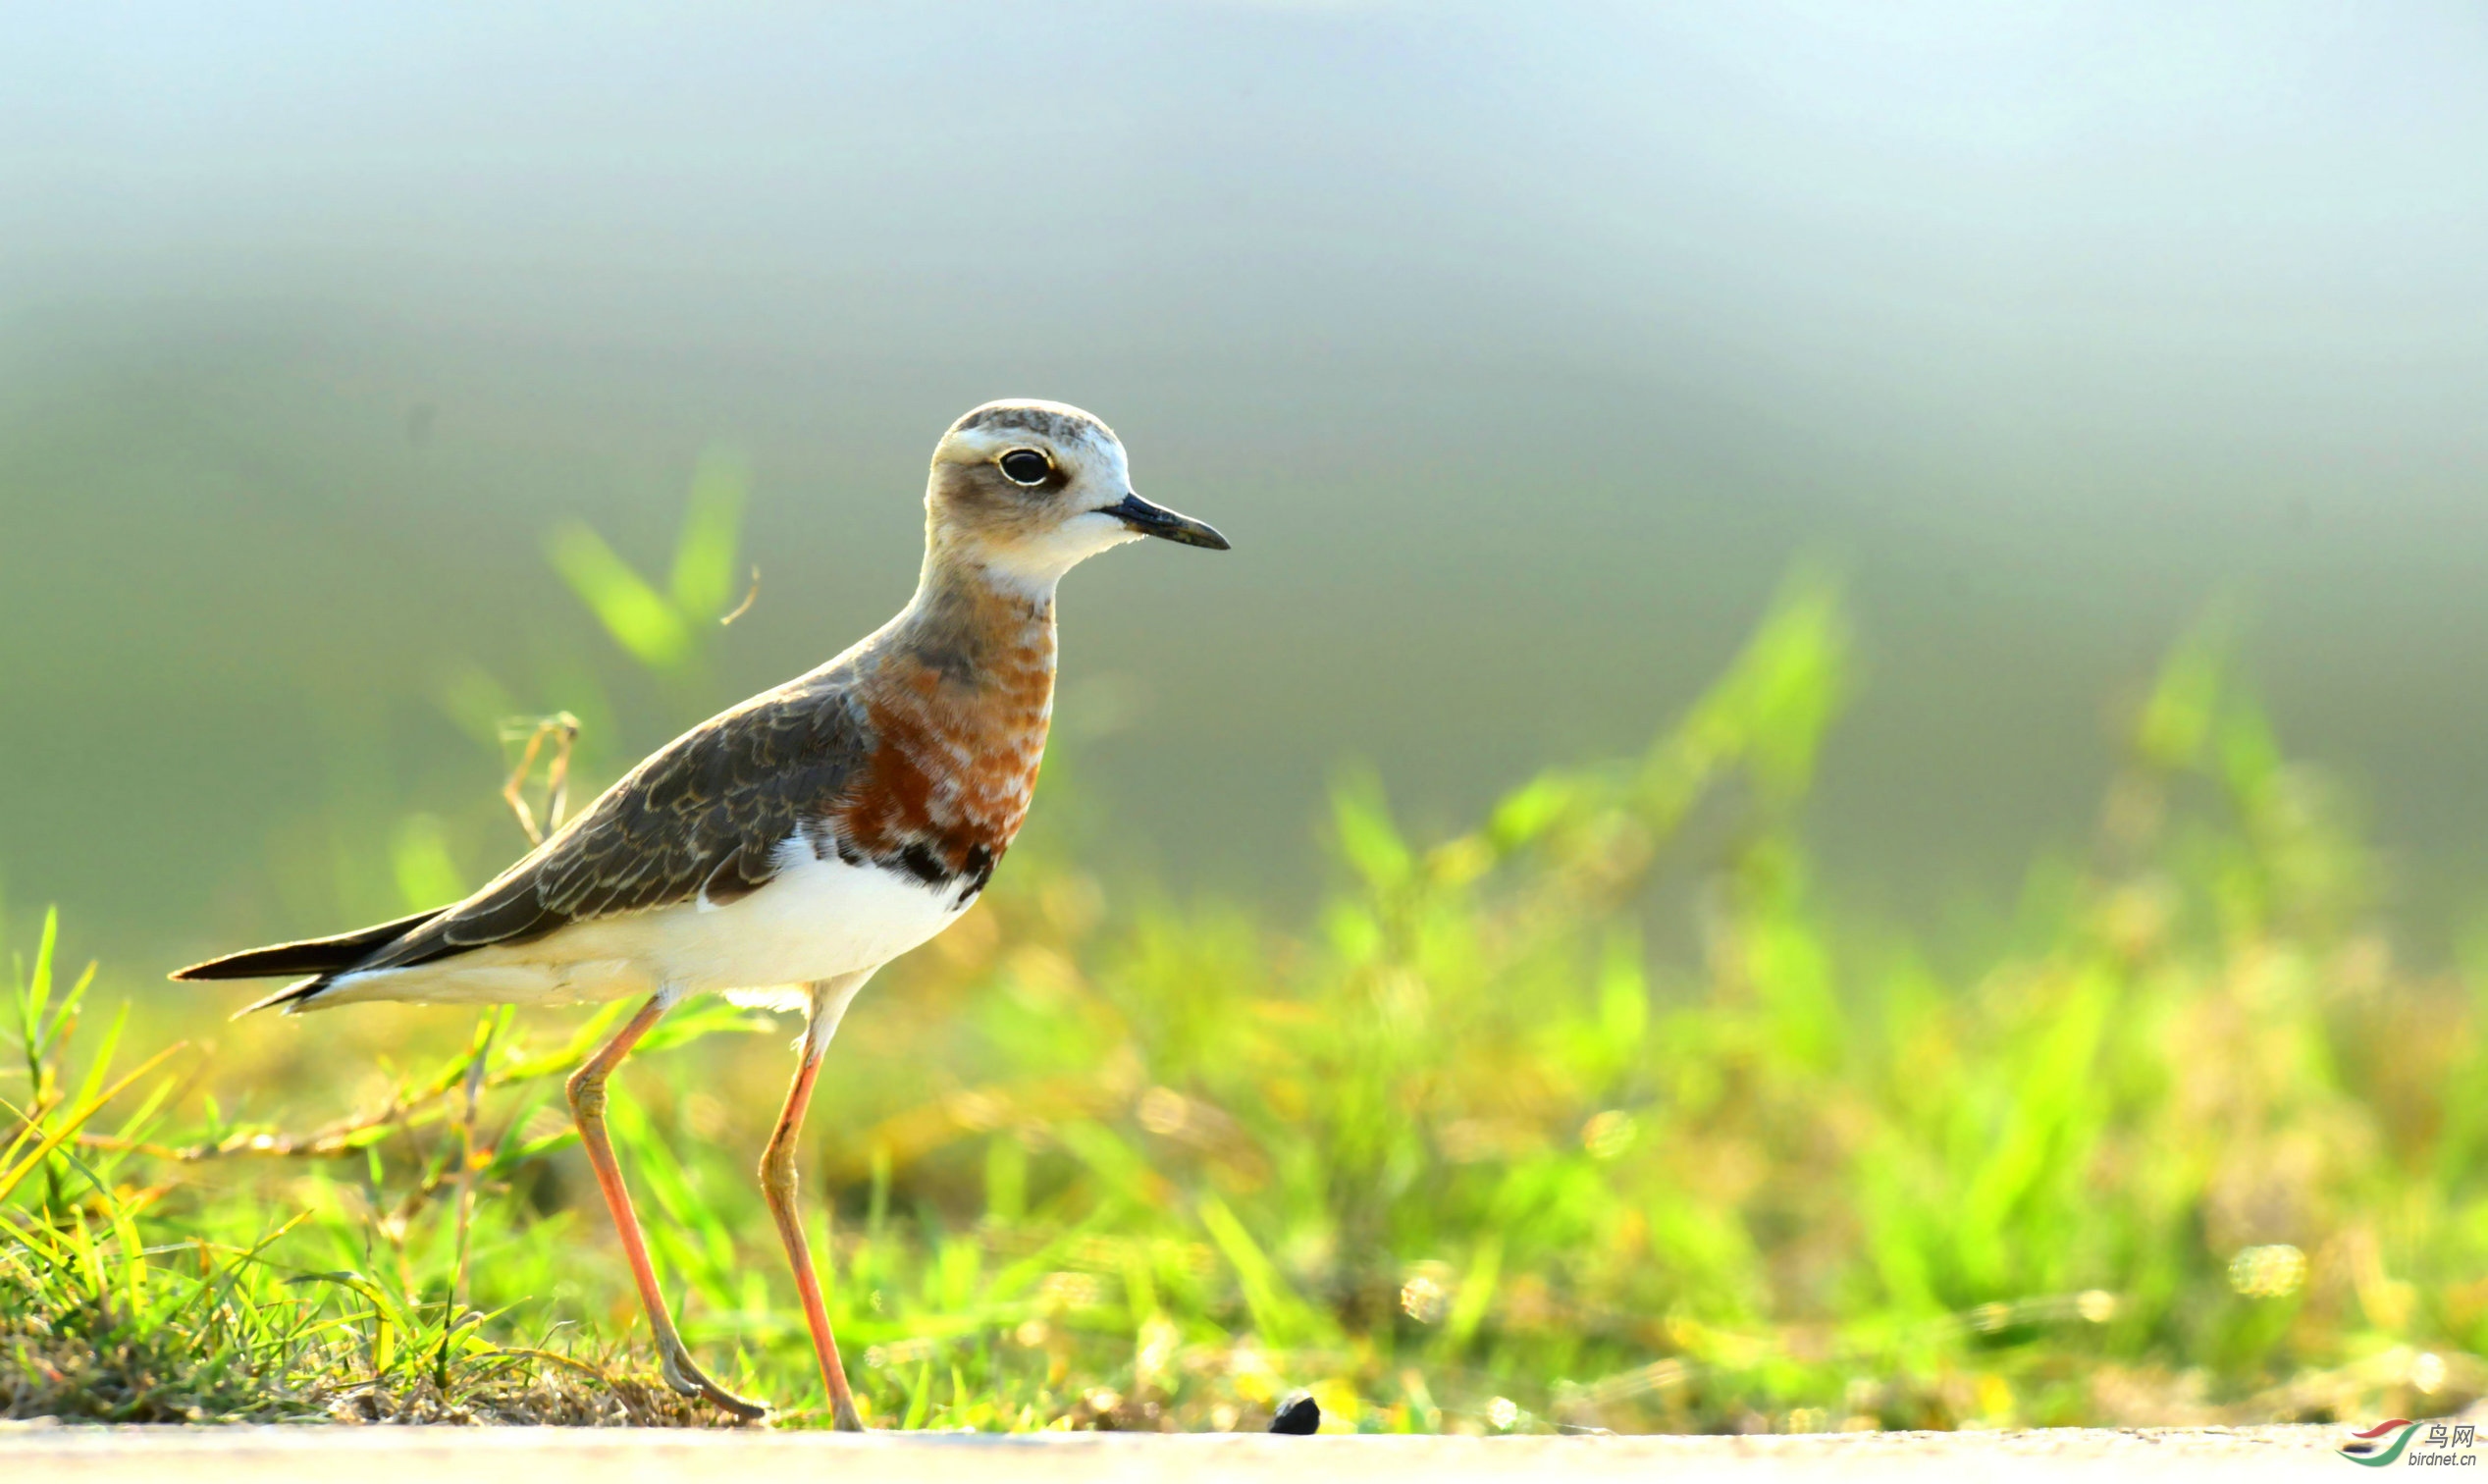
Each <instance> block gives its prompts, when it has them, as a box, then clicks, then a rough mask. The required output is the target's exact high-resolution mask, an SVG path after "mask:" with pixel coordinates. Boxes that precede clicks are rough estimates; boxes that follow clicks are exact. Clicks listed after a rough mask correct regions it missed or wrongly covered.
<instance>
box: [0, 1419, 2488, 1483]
mask: <svg viewBox="0 0 2488 1484" xmlns="http://www.w3.org/2000/svg"><path fill="white" fill-rule="evenodd" d="M2345 1436H2346V1435H2345V1432H2344V1430H2343V1429H2341V1428H2337V1427H2250V1428H2238V1429H2223V1428H2207V1429H2206V1428H2166V1429H2146V1430H2136V1431H2078V1430H2073V1429H2065V1430H2054V1431H2037V1432H2018V1433H1849V1434H1838V1433H1834V1434H1825V1435H1820V1436H1812V1437H1773V1438H1587V1437H1585V1438H1352V1437H1318V1438H1272V1437H1148V1436H1136V1435H1121V1436H1118V1435H1112V1434H1080V1435H1054V1436H1048V1437H1037V1438H989V1437H966V1436H955V1435H954V1436H926V1435H922V1434H918V1435H913V1436H900V1435H896V1434H887V1433H883V1434H873V1435H868V1436H865V1437H861V1438H841V1437H838V1436H835V1435H832V1434H826V1433H797V1434H772V1433H767V1432H744V1433H697V1432H671V1431H640V1430H632V1429H614V1430H609V1431H592V1430H572V1429H553V1428H495V1429H480V1428H478V1429H465V1428H396V1427H368V1428H357V1427H289V1428H79V1427H60V1426H47V1425H39V1424H38V1425H31V1426H29V1425H26V1424H0V1479H5V1480H6V1481H8V1484H67V1481H70V1480H76V1481H79V1484H165V1481H167V1480H179V1481H181V1484H226V1481H233V1484H241V1481H244V1480H248V1481H251V1484H289V1481H292V1480H299V1481H302V1484H418V1481H420V1484H438V1481H440V1480H442V1479H444V1478H459V1479H508V1478H518V1479H523V1480H524V1481H525V1484H659V1481H664V1484H679V1481H682V1480H686V1479H697V1480H701V1481H703V1484H715V1481H718V1480H720V1479H727V1480H728V1484H778V1481H781V1480H782V1481H786V1484H829V1481H834V1484H864V1481H867V1480H881V1479H890V1480H901V1481H905V1484H952V1481H958V1484H982V1481H986V1480H993V1481H1003V1480H1008V1481H1010V1484H1056V1481H1064V1484H1068V1481H1073V1480H1079V1481H1121V1480H1141V1479H1166V1478H1180V1479H1184V1480H1187V1481H1191V1480H1200V1481H1207V1484H1225V1481H1236V1484H1243V1481H1256V1484H1257V1481H1266V1480H1286V1481H1288V1484H1302V1481H1306V1480H1310V1479H1315V1478H1357V1479H1379V1478H1386V1477H1387V1478H1404V1477H1422V1478H1424V1479H1426V1480H1427V1481H1428V1484H1438V1481H1439V1484H1466V1481H1470V1480H1476V1481H1484V1480H1488V1479H1498V1480H1500V1479H1510V1478H1514V1477H1538V1478H1560V1479H1562V1480H1564V1481H1566V1484H1602V1481H1606V1480H1626V1479H1630V1480H1635V1481H1647V1480H1666V1481H1667V1484H1687V1481H1702V1480H1710V1479H1720V1480H1734V1481H1738V1484H1750V1481H1757V1480H1782V1479H1786V1480H1828V1479H1834V1478H1837V1479H1840V1480H1843V1481H1850V1480H1869V1481H1881V1480H1902V1479H1907V1480H1911V1481H1914V1484H1923V1481H1926V1480H1933V1479H1941V1480H1950V1479H1997V1480H2023V1479H2055V1478H2071V1477H2077V1476H2079V1477H2086V1478H2107V1477H2111V1476H2113V1477H2116V1478H2119V1479H2123V1480H2128V1481H2148V1480H2159V1479H2168V1480H2178V1479H2185V1480H2206V1479H2211V1480H2219V1479H2247V1478H2253V1479H2288V1478H2297V1477H2303V1478H2308V1479H2332V1480H2335V1481H2336V1484H2342V1481H2348V1480H2353V1479H2356V1478H2358V1477H2361V1475H2359V1474H2358V1473H2357V1472H2356V1471H2355V1470H2354V1468H2353V1466H2352V1465H2351V1464H2350V1463H2348V1462H2346V1461H2344V1460H2343V1459H2342V1458H2339V1457H2337V1456H2336V1455H2335V1452H2334V1450H2335V1449H2336V1448H2338V1447H2339V1446H2340V1444H2341V1443H2342V1441H2343V1440H2344V1437H2345ZM2443 1451H2444V1450H2438V1452H2443ZM2478 1452H2488V1449H2483V1450H2478ZM2409 1463H2410V1459H2409V1458H2405V1459H2403V1460H2401V1461H2400V1462H2399V1463H2397V1464H2395V1465H2394V1466H2395V1467H2397V1468H2398V1467H2407V1466H2409ZM2472 1466H2477V1467H2483V1468H2488V1465H2479V1464H2477V1463H2476V1462H2475V1460H2474V1462H2473V1464H2472ZM729 1475H730V1479H728V1476H729Z"/></svg>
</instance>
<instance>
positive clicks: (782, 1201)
mask: <svg viewBox="0 0 2488 1484" xmlns="http://www.w3.org/2000/svg"><path fill="white" fill-rule="evenodd" d="M827 1049H828V1046H827V1044H826V1043H825V1038H824V1040H822V1041H815V1040H814V1039H813V1038H811V1037H809V1036H807V1037H806V1038H805V1041H804V1053H803V1054H804V1060H803V1065H802V1066H800V1067H798V1068H796V1070H795V1086H794V1087H793V1088H792V1089H790V1090H789V1091H788V1092H787V1094H786V1111H785V1112H783V1113H780V1114H779V1115H778V1116H777V1132H776V1133H774V1134H772V1135H770V1136H769V1140H768V1150H767V1151H766V1152H764V1153H763V1154H762V1155H761V1190H762V1192H763V1193H766V1194H767V1195H768V1209H769V1212H770V1214H771V1215H774V1216H775V1217H776V1218H777V1236H778V1239H779V1240H780V1241H782V1242H784V1243H785V1244H786V1260H787V1262H789V1263H790V1264H792V1265H793V1267H794V1269H795V1292H796V1293H798V1294H800V1295H802V1296H803V1300H804V1323H806V1324H807V1325H810V1326H811V1327H812V1348H813V1352H814V1353H815V1354H816V1355H818V1356H819V1357H820V1359H821V1383H822V1384H823V1385H824V1386H826V1387H827V1388H828V1389H829V1408H830V1411H831V1413H832V1415H833V1416H834V1417H835V1418H836V1420H837V1426H838V1430H839V1431H840V1432H862V1431H864V1419H863V1418H862V1417H861V1416H858V1415H857V1414H856V1409H855V1395H854V1393H852V1392H850V1391H849V1390H848V1389H847V1368H846V1366H845V1365H844V1364H842V1363H840V1361H839V1359H838V1337H837V1336H835V1335H833V1334H831V1333H830V1332H829V1309H828V1306H827V1305H826V1304H824V1303H822V1302H821V1279H820V1276H819V1275H818V1274H816V1273H815V1272H814V1271H813V1266H812V1245H811V1244H810V1243H808V1242H806V1241H805V1240H804V1226H803V1220H802V1218H801V1217H800V1216H798V1215H797V1214H796V1211H795V1192H796V1181H795V1140H796V1137H797V1135H798V1134H800V1133H801V1132H802V1129H803V1126H804V1109H805V1108H806V1107H807V1106H809V1105H810V1104H811V1102H812V1085H813V1081H814V1079H815V1078H816V1077H817V1076H819V1074H820V1072H821V1053H822V1052H823V1051H826V1050H827Z"/></svg>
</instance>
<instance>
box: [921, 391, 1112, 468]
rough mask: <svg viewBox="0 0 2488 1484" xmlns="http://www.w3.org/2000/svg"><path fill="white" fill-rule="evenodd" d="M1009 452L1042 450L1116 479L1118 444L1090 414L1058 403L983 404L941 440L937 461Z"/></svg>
mask: <svg viewBox="0 0 2488 1484" xmlns="http://www.w3.org/2000/svg"><path fill="white" fill-rule="evenodd" d="M1013 449H1043V450H1046V451H1048V452H1050V453H1052V454H1053V455H1054V456H1055V457H1056V458H1058V459H1060V460H1061V461H1062V462H1064V463H1067V464H1071V465H1074V466H1076V467H1085V468H1090V469H1095V470H1097V471H1099V472H1102V473H1109V474H1113V475H1117V476H1120V475H1122V474H1123V473H1124V471H1125V467H1126V466H1125V463H1124V454H1123V442H1122V440H1120V439H1118V438H1116V437H1115V436H1114V430H1113V429H1111V428H1109V427H1107V426H1106V425H1105V424H1104V423H1103V422H1100V421H1099V420H1098V419H1097V418H1096V417H1095V416H1094V415H1092V414H1090V413H1087V412H1084V411H1082V410H1081V409H1079V408H1078V407H1074V406H1069V405H1066V404H1065V403H1062V402H1049V401H1034V400H1027V401H998V402H987V403H985V404H984V405H983V406H981V407H979V408H977V409H976V410H975V411H973V412H970V413H969V414H968V415H967V416H965V417H962V418H961V419H959V421H957V422H956V423H953V424H952V425H951V427H950V431H949V432H948V433H946V434H944V435H943V436H942V440H941V446H940V447H939V448H937V449H935V450H933V458H934V460H935V461H936V462H955V463H980V462H982V461H983V460H985V459H988V458H994V457H998V456H1000V455H1001V454H1003V453H1006V452H1009V451H1010V450H1013Z"/></svg>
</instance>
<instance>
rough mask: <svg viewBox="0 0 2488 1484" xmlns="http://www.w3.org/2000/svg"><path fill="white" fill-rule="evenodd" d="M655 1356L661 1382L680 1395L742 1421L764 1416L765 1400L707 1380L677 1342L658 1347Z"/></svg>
mask: <svg viewBox="0 0 2488 1484" xmlns="http://www.w3.org/2000/svg"><path fill="white" fill-rule="evenodd" d="M657 1358H658V1364H659V1367H660V1368H661V1369H662V1370H663V1371H664V1373H665V1384H666V1385H667V1386H670V1387H672V1388H673V1389H674V1390H675V1391H677V1392H679V1393H681V1394H682V1395H683V1396H686V1397H699V1398H702V1399H704V1400H705V1401H707V1402H708V1404H709V1405H711V1406H714V1407H715V1408H716V1409H717V1410H719V1411H721V1412H725V1413H728V1414H730V1415H732V1416H734V1417H737V1418H740V1419H741V1420H743V1421H745V1422H757V1421H759V1420H760V1419H761V1418H763V1417H766V1416H768V1403H766V1402H754V1401H752V1400H751V1399H750V1398H748V1397H738V1396H736V1395H735V1394H734V1393H732V1392H730V1391H727V1390H726V1389H725V1388H724V1387H722V1386H719V1385H717V1384H716V1383H715V1381H712V1380H710V1379H709V1373H708V1372H707V1371H704V1370H702V1369H701V1368H700V1367H699V1365H698V1363H697V1362H695V1361H694V1360H693V1359H692V1358H691V1352H689V1351H686V1350H684V1349H683V1348H682V1346H681V1344H680V1342H676V1343H674V1344H672V1345H661V1346H659V1347H658V1350H657Z"/></svg>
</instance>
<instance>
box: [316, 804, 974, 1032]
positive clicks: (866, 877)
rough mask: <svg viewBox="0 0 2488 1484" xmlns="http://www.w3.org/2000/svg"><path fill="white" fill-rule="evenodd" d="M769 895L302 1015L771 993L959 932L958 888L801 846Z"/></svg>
mask: <svg viewBox="0 0 2488 1484" xmlns="http://www.w3.org/2000/svg"><path fill="white" fill-rule="evenodd" d="M779 859H780V860H781V861H782V862H783V865H782V866H781V867H780V869H779V870H778V873H777V874H776V875H775V876H774V877H772V878H771V879H770V880H769V881H768V884H767V885H765V886H763V887H761V888H760V889H759V890H757V891H754V892H751V893H750V894H748V895H746V896H743V897H740V898H737V899H736V900H734V901H731V902H727V903H724V904H722V905H719V906H710V905H708V904H706V903H704V902H686V903H683V904H681V905H679V906H674V907H660V908H658V909H656V910H655V911H653V912H639V913H632V914H630V915H628V916H625V917H613V918H601V919H597V920H594V921H591V922H585V923H578V924H574V925H573V926H571V927H564V928H562V929H560V930H559V931H557V932H554V933H550V934H548V935H546V936H544V937H541V938H538V939H536V940H535V941H533V942H528V943H512V944H507V945H498V944H497V945H494V946H490V947H484V948H476V949H471V950H469V951H468V952H465V953H462V954H459V955H457V956H456V957H455V958H450V959H444V960H442V961H440V962H439V963H435V964H423V965H419V966H417V967H415V968H412V969H383V970H378V971H375V972H373V973H369V974H348V975H344V976H342V977H341V978H339V980H337V982H336V983H334V984H332V985H331V986H329V987H328V988H327V989H324V990H322V991H321V992H320V993H319V994H318V995H316V996H315V997H313V998H312V999H310V1000H307V1001H304V1002H303V1003H302V1004H301V1006H300V1008H302V1009H305V1010H309V1009H315V1008H323V1007H326V1006H329V1005H342V1004H351V1003H354V1002H356V1001H361V1000H408V1001H415V1002H419V1003H429V1004H563V1003H571V1002H575V1001H579V1000H600V999H618V998H621V997H623V996H625V995H635V994H654V993H656V992H657V991H658V990H660V989H664V988H672V989H676V990H679V991H681V992H683V993H685V994H697V993H701V992H704V991H708V990H720V989H766V988H772V987H775V986H777V985H781V984H801V983H809V982H811V981H813V980H825V979H833V978H835V977H837V976H839V975H842V974H853V973H856V972H858V971H860V970H867V969H876V968H879V967H880V966H881V965H883V964H886V963H888V962H889V961H890V960H891V959H894V958H896V957H898V956H899V955H900V954H902V953H905V952H906V951H907V950H909V949H910V948H913V947H915V946H917V945H918V944H920V943H923V942H924V941H925V940H926V939H927V938H930V937H931V936H932V935H933V934H934V933H936V932H939V931H941V929H942V928H944V927H949V926H950V924H951V923H953V922H954V921H956V920H957V919H958V916H959V912H960V909H959V908H958V907H956V906H954V905H953V900H954V898H956V896H957V895H958V891H959V888H958V887H957V886H956V885H952V886H948V887H934V886H927V885H926V884H924V883H923V882H921V881H919V880H917V879H916V878H915V877H913V876H910V875H906V874H901V873H898V872H891V871H884V870H882V869H881V868H880V867H877V866H873V865H871V864H866V865H862V866H850V865H848V864H847V863H846V862H844V861H841V860H839V859H838V858H837V857H836V856H834V855H833V856H830V857H829V858H828V859H826V860H823V859H821V858H820V857H818V856H816V855H814V854H813V853H812V850H811V849H810V847H809V846H807V845H806V844H805V843H804V842H803V841H802V840H801V839H799V838H798V839H792V840H789V841H787V842H786V844H785V845H784V846H782V847H780V850H779Z"/></svg>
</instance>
